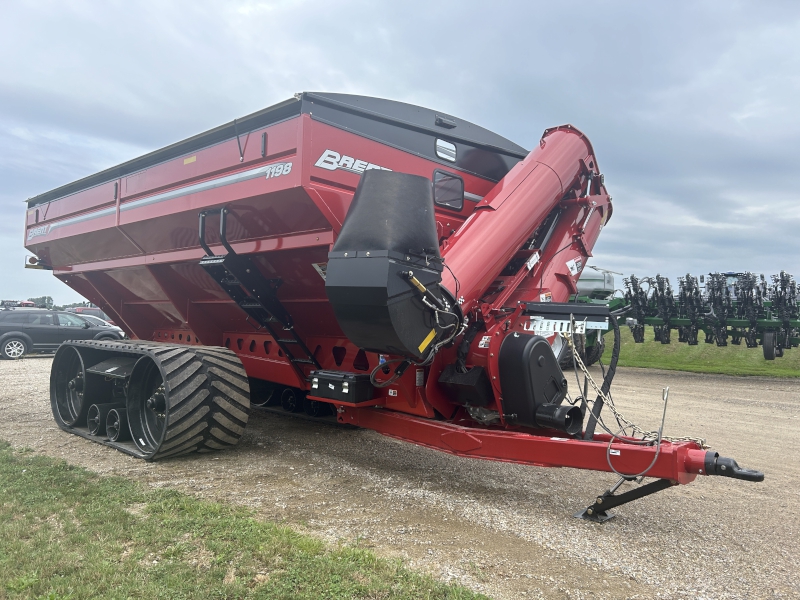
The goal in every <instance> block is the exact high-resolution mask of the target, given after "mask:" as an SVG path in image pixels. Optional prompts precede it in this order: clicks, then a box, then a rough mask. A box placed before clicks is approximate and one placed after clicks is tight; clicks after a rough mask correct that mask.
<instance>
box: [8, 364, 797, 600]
mask: <svg viewBox="0 0 800 600" xmlns="http://www.w3.org/2000/svg"><path fill="white" fill-rule="evenodd" d="M50 364H51V359H50V358H47V357H30V358H26V359H23V360H20V361H14V362H8V361H0V439H4V440H7V441H9V442H11V443H12V444H13V445H15V446H18V447H28V448H32V449H33V450H34V451H36V452H38V453H42V454H47V455H50V456H55V457H58V458H63V459H65V460H67V461H69V462H70V463H74V464H77V465H82V466H84V467H87V468H89V469H92V470H94V471H96V472H98V473H103V474H114V475H120V476H124V477H130V478H134V479H138V480H140V481H143V482H145V483H147V484H148V485H151V486H154V487H167V486H169V487H174V488H177V489H179V490H182V491H185V492H188V493H190V494H195V495H197V496H202V497H207V498H213V499H216V500H223V501H229V502H236V503H240V504H244V505H247V506H250V507H252V508H253V509H255V510H256V511H257V512H258V513H260V514H261V515H263V516H264V517H265V518H267V519H273V520H278V521H285V522H287V523H290V524H293V525H295V526H297V527H298V528H300V529H301V530H303V531H305V532H307V533H310V534H312V535H316V536H319V537H322V538H324V539H326V540H329V541H331V542H333V543H336V542H344V543H349V544H359V545H361V546H366V547H369V548H373V549H374V550H375V551H376V552H377V553H378V554H379V555H382V556H387V557H402V558H403V559H404V560H405V562H406V564H407V565H408V566H410V567H412V568H417V569H422V570H425V571H427V572H429V573H431V574H433V575H434V576H436V577H438V578H440V579H443V580H455V581H458V582H460V583H462V584H464V585H466V586H468V587H470V588H472V589H475V590H479V591H482V592H484V593H486V594H488V595H490V596H492V597H494V598H509V599H510V598H790V597H800V577H798V575H797V573H798V572H799V571H798V570H799V569H800V543H799V542H798V529H799V526H798V522H797V506H798V500H799V499H800V498H798V496H800V433H798V429H800V381H796V380H795V381H793V380H778V379H768V378H733V377H725V376H717V375H712V376H709V375H695V374H688V373H678V372H666V371H654V370H640V369H619V370H618V373H617V378H616V380H615V382H614V386H613V387H612V392H613V393H614V398H615V400H616V403H617V405H618V406H619V408H620V409H621V410H622V412H623V413H624V414H625V415H626V416H627V417H629V418H631V419H632V420H634V421H636V422H637V423H638V424H640V425H642V426H644V427H646V428H648V429H656V428H657V427H658V422H659V419H660V416H661V388H662V387H663V386H665V385H669V386H670V404H669V412H668V414H667V425H666V433H667V434H670V435H694V436H700V437H704V438H706V439H707V440H708V441H709V443H710V444H711V446H712V447H713V448H714V449H715V450H718V451H720V453H722V454H723V455H725V456H732V457H734V458H736V459H737V460H738V461H739V464H740V465H742V466H745V467H751V468H757V469H761V470H763V471H764V472H765V473H766V481H765V482H764V483H761V484H753V483H747V482H742V481H735V480H730V479H724V478H720V477H713V478H712V477H708V478H707V477H700V478H698V480H697V481H695V482H694V483H692V484H691V485H688V486H680V487H677V488H671V489H669V490H666V491H664V492H661V493H659V494H656V495H654V496H651V497H648V498H645V499H643V500H640V501H637V502H634V503H632V504H628V505H625V506H623V507H620V508H618V509H616V510H615V511H614V512H615V513H616V514H617V517H616V518H615V519H613V520H612V521H609V522H607V523H605V524H602V525H598V524H593V523H588V522H585V521H581V520H578V519H575V518H573V516H572V514H573V513H574V512H576V511H578V510H580V509H582V508H584V507H586V505H587V504H588V503H589V502H590V501H591V500H592V499H593V498H594V496H595V495H596V494H598V493H601V492H602V491H604V490H605V489H607V488H608V487H609V486H610V485H612V484H613V483H614V477H613V476H612V475H609V474H603V473H592V472H584V471H578V470H573V469H545V468H534V467H523V466H519V465H512V464H505V463H496V462H490V461H479V460H472V459H463V458H458V457H454V456H450V455H447V454H442V453H439V452H436V451H433V450H428V449H425V448H419V447H416V446H413V445H411V444H407V443H404V442H399V441H396V440H392V439H389V438H385V437H382V436H381V435H379V434H376V433H374V432H371V431H365V430H355V429H343V428H341V427H337V426H335V425H330V424H326V423H324V422H320V421H305V420H299V419H295V418H292V417H290V416H286V415H283V414H272V413H266V414H264V413H255V414H253V416H252V417H251V419H250V423H249V424H248V427H247V431H246V433H245V435H244V437H243V438H242V441H241V443H240V444H239V446H238V448H237V449H236V450H234V451H228V452H224V453H220V454H218V455H213V456H209V455H206V456H198V457H190V458H183V459H175V460H168V461H164V462H159V463H145V462H144V461H141V460H138V459H135V458H131V457H129V456H126V455H124V454H122V453H120V452H117V451H115V450H113V449H110V448H107V447H104V446H101V445H97V444H93V443H91V442H88V441H86V440H84V439H82V438H79V437H76V436H71V435H69V434H66V433H64V432H62V431H60V430H59V429H58V428H57V427H56V426H55V424H54V423H53V421H52V417H51V415H50V404H49V399H48V398H49V396H48V378H49V370H50ZM629 485H633V484H626V486H629Z"/></svg>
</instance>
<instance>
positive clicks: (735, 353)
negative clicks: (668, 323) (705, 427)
mask: <svg viewBox="0 0 800 600" xmlns="http://www.w3.org/2000/svg"><path fill="white" fill-rule="evenodd" d="M620 331H621V334H622V339H621V341H622V345H621V348H620V354H619V365H620V366H623V367H645V368H654V369H668V370H672V371H691V372H694V373H720V374H722V375H763V376H767V377H800V348H793V349H791V350H785V351H784V355H783V357H782V358H776V359H775V360H771V361H769V360H764V353H763V351H762V349H761V347H760V346H759V347H758V348H747V347H746V346H745V345H744V342H742V345H741V346H734V345H732V344H731V343H730V340H728V346H723V347H719V346H717V345H716V344H706V343H704V342H703V334H702V333H701V334H700V340H699V343H698V345H697V346H689V345H688V344H686V343H683V342H678V334H677V332H676V331H673V332H672V343H671V344H661V343H659V342H654V341H653V328H652V327H646V328H645V342H644V344H635V343H634V342H633V337H632V336H631V332H630V329H629V328H628V327H624V326H623V327H620ZM613 339H614V336H613V333H612V334H611V335H610V337H607V338H606V352H605V353H604V355H603V361H604V362H608V361H609V360H610V359H611V352H610V348H611V342H612V340H613Z"/></svg>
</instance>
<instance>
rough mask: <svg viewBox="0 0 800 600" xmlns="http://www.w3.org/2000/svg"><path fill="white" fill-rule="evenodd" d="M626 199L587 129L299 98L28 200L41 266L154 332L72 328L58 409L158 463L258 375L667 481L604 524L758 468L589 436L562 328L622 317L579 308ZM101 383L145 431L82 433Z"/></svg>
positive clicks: (314, 394)
mask: <svg viewBox="0 0 800 600" xmlns="http://www.w3.org/2000/svg"><path fill="white" fill-rule="evenodd" d="M612 212H613V209H612V203H611V197H610V196H609V195H608V192H607V190H606V188H605V184H604V181H603V176H602V175H601V173H600V170H599V167H598V164H597V160H596V157H595V155H594V150H593V148H592V146H591V144H590V142H589V140H588V139H587V138H586V136H584V135H583V134H582V133H581V132H580V131H578V130H577V129H575V128H574V127H572V126H571V125H564V126H561V127H556V128H553V129H548V130H546V131H545V132H544V134H543V136H542V138H541V140H540V142H539V143H538V145H537V146H536V147H535V148H534V149H533V150H532V151H530V152H528V151H526V150H524V149H523V148H521V147H520V146H518V145H516V144H514V143H512V142H510V141H509V140H507V139H505V138H503V137H501V136H499V135H497V134H494V133H492V132H490V131H488V130H486V129H483V128H481V127H478V126H476V125H473V124H472V123H469V122H467V121H463V120H461V119H458V118H455V117H452V116H450V115H447V114H444V113H440V112H436V111H431V110H427V109H424V108H420V107H416V106H411V105H408V104H403V103H399V102H393V101H389V100H380V99H376V98H368V97H362V96H352V95H343V94H320V93H303V94H298V95H297V96H295V98H293V99H290V100H287V101H286V102H283V103H280V104H277V105H275V106H272V107H270V108H267V109H265V110H263V111H260V112H258V113H254V114H252V115H249V116H247V117H244V118H242V119H237V120H235V121H233V122H232V123H229V124H227V125H223V126H221V127H218V128H216V129H212V130H210V131H207V132H205V133H202V134H199V135H197V136H195V137H192V138H189V139H187V140H184V141H182V142H179V143H177V144H174V145H172V146H168V147H166V148H163V149H161V150H158V151H156V152H153V153H150V154H147V155H145V156H142V157H140V158H137V159H134V160H132V161H129V162H127V163H124V164H121V165H119V166H117V167H113V168H111V169H108V170H106V171H103V172H100V173H97V174H96V175H92V176H90V177H87V178H85V179H82V180H79V181H76V182H74V183H71V184H68V185H65V186H63V187H61V188H58V189H56V190H53V191H51V192H47V193H45V194H42V195H40V196H37V197H35V198H31V199H30V200H29V201H28V211H27V221H26V228H25V231H26V233H25V240H26V247H27V248H28V249H29V250H30V251H31V252H32V253H34V254H35V255H36V257H38V266H39V267H40V268H41V267H45V268H50V269H52V270H53V273H54V274H55V276H56V277H58V278H59V279H60V280H61V281H63V282H64V283H66V284H67V285H69V286H70V287H72V288H73V289H74V290H76V291H77V292H78V293H80V294H81V295H82V296H84V297H86V298H87V299H89V300H91V301H92V302H94V303H95V304H97V305H98V306H100V307H101V308H102V309H103V310H104V311H105V312H106V313H108V314H109V315H110V316H111V317H112V318H113V319H114V321H115V322H116V323H117V324H119V325H120V326H121V327H122V328H123V329H125V331H126V332H127V333H128V335H129V336H130V337H131V338H132V339H133V340H139V341H134V342H130V343H128V344H110V345H109V344H105V345H104V346H103V347H102V348H100V347H96V346H97V345H93V344H92V343H89V342H81V343H77V342H76V343H67V344H66V345H65V346H62V348H61V349H60V350H59V353H57V355H56V359H55V361H54V366H53V373H54V375H53V383H52V386H53V389H52V392H51V395H52V397H53V412H54V415H55V418H56V421H57V422H58V423H59V425H60V426H61V427H62V428H64V429H65V430H67V431H70V432H72V433H77V434H79V435H83V436H84V437H87V438H89V439H93V440H95V441H100V442H102V443H106V444H109V445H113V446H115V447H117V448H119V449H121V450H124V451H126V452H130V453H131V454H134V455H137V456H143V457H144V458H148V459H154V458H161V457H162V456H173V455H178V454H183V453H186V452H194V451H206V450H209V449H217V448H222V447H225V446H226V445H231V444H234V443H236V440H238V437H239V436H240V435H241V432H242V430H243V428H244V425H245V424H246V420H247V417H246V412H247V411H246V408H247V406H248V405H249V399H248V398H249V395H250V393H252V395H253V398H252V401H253V402H254V403H266V402H267V399H269V398H281V401H282V404H283V406H284V408H287V409H289V410H302V409H303V408H305V410H306V411H307V412H309V414H314V415H324V414H331V413H333V414H335V416H336V419H337V420H338V421H339V422H341V423H348V424H353V425H358V426H360V427H368V428H371V429H374V430H376V431H379V432H381V433H384V434H386V435H390V436H394V437H398V438H401V439H404V440H407V441H410V442H414V443H417V444H421V445H425V446H429V447H432V448H437V449H439V450H443V451H446V452H450V453H453V454H458V455H462V456H472V457H478V458H488V459H493V460H504V461H511V462H518V463H524V464H531V465H538V466H566V467H575V468H584V469H595V470H601V471H612V470H613V471H615V472H616V473H618V474H619V475H621V476H622V477H623V479H626V478H627V479H631V478H633V477H634V476H635V475H637V474H644V475H646V476H648V477H653V478H656V479H657V480H658V481H656V482H654V483H652V484H649V486H651V487H648V486H643V487H641V488H638V489H636V490H634V491H633V492H627V493H626V494H629V495H627V496H626V494H619V495H615V494H614V493H613V492H614V491H615V490H616V487H615V488H614V489H612V490H610V491H609V492H607V493H606V494H605V495H604V496H602V497H601V498H599V499H598V505H597V506H593V507H590V509H588V510H587V511H585V512H584V516H586V517H587V518H593V519H595V520H602V518H604V517H605V516H606V513H605V510H606V509H607V508H610V507H612V506H614V505H618V504H621V503H624V502H627V501H630V500H631V499H634V498H635V497H640V496H642V495H646V494H648V493H652V492H653V491H657V490H658V489H663V488H664V487H668V486H669V485H674V484H677V483H688V482H690V481H692V480H693V479H694V478H695V476H696V475H697V474H723V475H729V476H734V477H738V478H742V479H750V480H760V479H763V475H761V474H760V473H758V472H755V471H746V470H743V469H740V468H739V467H738V465H736V466H735V462H734V461H731V460H730V459H722V458H719V457H718V455H717V454H716V453H713V452H710V451H706V450H705V449H704V448H702V447H701V446H700V445H699V444H698V443H695V442H677V443H671V442H668V441H664V440H661V439H660V437H659V439H657V440H649V441H644V442H643V441H642V440H635V439H632V438H628V437H625V436H619V435H614V434H613V432H610V431H608V430H606V431H604V432H602V433H597V434H595V428H596V426H597V425H598V423H599V424H600V426H601V428H604V426H603V425H602V417H601V416H600V414H599V413H600V408H601V407H602V404H603V402H602V398H599V397H598V401H596V402H594V405H593V406H594V408H593V409H591V408H590V406H589V403H587V401H586V400H585V399H583V398H581V397H580V396H579V395H578V393H575V394H572V395H570V394H569V393H568V384H567V380H566V378H565V376H564V374H563V373H562V371H561V369H560V367H559V363H558V354H559V352H560V348H561V346H562V345H563V343H564V338H563V337H562V335H561V332H567V331H569V330H570V329H571V328H572V327H576V331H577V327H578V325H575V324H576V323H578V324H582V323H585V322H586V321H589V322H592V323H593V326H594V327H597V328H602V329H609V328H613V329H614V330H615V331H618V327H617V322H616V321H617V319H618V318H620V317H621V315H612V314H609V313H608V310H607V309H605V308H598V307H593V306H586V305H584V306H582V305H579V304H566V303H567V302H568V300H569V299H570V296H571V295H572V294H575V293H576V291H577V288H576V282H577V279H578V278H579V276H580V274H581V271H582V269H583V268H584V266H585V265H586V261H587V259H588V257H589V256H591V252H592V248H593V247H594V244H595V242H596V241H597V238H598V236H599V234H600V232H601V230H602V228H603V227H604V225H605V224H606V223H607V222H608V219H609V218H610V217H611V215H612ZM198 227H199V229H198ZM616 349H617V352H618V340H617V344H616ZM181 356H185V357H186V358H185V359H184V358H180V357H181ZM176 357H177V358H176ZM101 359H102V361H101ZM237 359H238V360H237ZM181 360H182V361H184V362H180V361H181ZM103 361H104V362H103ZM109 361H111V362H109ZM114 361H116V362H114ZM142 361H145V366H141V365H142ZM170 361H172V362H170ZM175 361H178V362H175ZM89 363H92V364H89ZM101 363H102V366H103V367H107V368H108V369H111V368H119V372H120V373H122V375H120V377H118V379H119V381H118V382H117V383H116V384H115V386H112V387H113V388H114V390H113V393H112V391H108V390H107V391H106V392H102V393H101V392H100V391H98V390H101V389H106V388H104V387H103V386H101V385H100V383H99V381H100V380H99V379H97V380H95V379H93V378H96V377H99V375H100V374H101V373H103V372H105V370H104V369H100V368H99V365H100V364H101ZM106 363H107V364H106ZM112 363H113V364H112ZM615 363H616V355H615V356H614V357H612V367H611V369H610V373H611V377H613V370H614V367H615ZM189 364H192V365H195V366H194V367H192V368H193V369H195V370H194V371H192V372H191V373H188V374H185V373H183V369H185V368H188V367H184V366H182V365H189ZM109 365H111V366H109ZM137 365H139V366H138V367H137ZM136 373H147V374H148V375H147V376H146V381H144V380H142V381H139V380H136V381H134V379H135V378H136V377H137V376H136V375H135V374H136ZM132 374H133V375H132ZM198 374H199V375H198ZM226 374H228V375H230V377H231V379H225V377H227V375H226ZM234 374H236V375H237V376H238V377H239V378H241V377H243V376H244V375H245V374H246V376H247V377H248V378H249V386H248V385H247V384H245V383H242V382H241V380H234V379H232V378H233V376H234ZM201 376H202V378H201V379H202V381H201V380H199V379H198V377H201ZM141 377H145V375H141ZM132 378H133V379H132ZM220 378H222V379H220ZM106 379H108V377H106ZM196 380H197V381H200V383H198V384H197V385H198V386H200V387H203V386H205V387H203V389H204V390H206V393H205V394H200V393H199V392H196V391H194V390H195V388H191V385H194V384H192V383H191V382H193V381H196ZM92 382H94V383H92ZM608 385H610V378H607V380H606V381H605V382H604V387H605V391H607V386H608ZM70 386H71V387H70ZM106 387H107V386H106ZM200 387H197V388H196V389H200ZM248 387H249V389H246V388H248ZM77 390H80V392H78V391H77ZM109 390H110V388H109ZM90 392H91V393H90ZM134 392H135V393H134ZM193 394H195V395H193ZM106 396H107V397H108V398H107V400H106ZM201 396H202V397H201ZM193 398H194V399H193ZM90 400H91V402H92V406H95V408H94V410H93V411H92V414H93V415H98V414H100V415H104V414H106V413H108V412H109V411H104V410H101V409H100V408H97V406H98V405H102V404H103V403H106V402H108V403H110V402H112V401H113V402H116V403H119V402H120V401H121V400H122V401H123V404H124V406H125V408H124V409H120V410H122V413H125V412H126V411H127V417H126V418H127V421H128V422H131V423H135V424H137V425H135V426H131V428H130V429H131V432H132V433H133V439H132V440H130V441H126V440H125V437H126V436H125V435H124V433H125V427H124V426H122V429H123V435H122V437H121V438H119V439H114V440H112V439H109V437H108V436H103V435H98V434H97V427H95V428H94V429H93V430H92V431H94V432H95V433H92V432H91V431H89V430H88V429H85V428H84V423H83V419H84V418H85V414H84V413H86V411H88V410H89V408H91V407H90V406H89V405H88V403H89V401H90ZM84 405H85V406H84ZM203 407H205V408H206V409H207V410H205V411H203ZM111 413H113V414H114V415H116V416H115V418H116V419H117V421H116V422H115V423H114V427H116V429H114V428H112V430H113V431H115V432H118V431H119V428H120V427H121V426H120V422H119V418H120V414H121V413H120V411H119V410H117V409H115V410H113V411H111ZM200 413H202V414H200ZM123 416H124V415H123ZM587 416H588V419H587ZM96 418H97V417H95V419H96ZM726 461H727V462H726ZM631 494H632V495H631ZM600 505H602V508H601V506H600Z"/></svg>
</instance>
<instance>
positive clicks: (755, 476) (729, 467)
mask: <svg viewBox="0 0 800 600" xmlns="http://www.w3.org/2000/svg"><path fill="white" fill-rule="evenodd" d="M705 469H706V475H719V476H721V477H731V478H732V479H741V480H743V481H753V482H755V483H760V482H761V481H764V474H763V473H762V472H761V471H756V470H754V469H743V468H742V467H740V466H739V465H738V463H737V462H736V461H735V460H733V459H732V458H726V457H724V456H720V455H719V453H718V452H706V459H705Z"/></svg>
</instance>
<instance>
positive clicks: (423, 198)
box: [325, 170, 444, 359]
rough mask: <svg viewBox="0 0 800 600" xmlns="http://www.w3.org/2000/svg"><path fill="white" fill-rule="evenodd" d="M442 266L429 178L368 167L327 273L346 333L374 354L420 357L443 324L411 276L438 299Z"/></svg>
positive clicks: (332, 299) (327, 283)
mask: <svg viewBox="0 0 800 600" xmlns="http://www.w3.org/2000/svg"><path fill="white" fill-rule="evenodd" d="M441 272H442V261H441V256H440V254H439V241H438V238H437V234H436V221H435V219H434V207H433V187H432V183H431V181H430V179H426V178H424V177H419V176H417V175H408V174H406V173H395V172H392V171H379V170H370V171H366V172H365V173H364V174H363V175H362V176H361V181H360V183H359V185H358V188H357V189H356V193H355V196H354V197H353V202H352V203H351V205H350V209H349V210H348V211H347V217H346V218H345V221H344V224H343V225H342V230H341V232H340V233H339V237H338V238H337V239H336V243H335V244H334V245H333V249H332V250H331V252H330V253H329V255H328V267H327V270H326V277H325V292H326V293H327V295H328V299H329V300H330V303H331V306H332V307H333V311H334V313H335V314H336V320H337V321H338V323H339V325H340V327H341V328H342V331H343V332H344V334H345V335H346V336H347V337H348V338H349V339H350V341H351V342H353V343H354V344H355V345H357V346H359V347H360V348H364V349H366V350H370V351H373V352H382V353H387V354H395V355H400V356H406V357H410V358H414V359H420V358H422V357H424V356H426V355H427V354H428V350H429V348H430V347H431V345H432V344H433V343H434V341H435V340H436V339H437V337H438V336H439V335H440V333H441V330H440V328H439V327H437V324H436V321H435V316H434V312H433V311H432V310H430V308H429V307H427V306H426V305H425V303H424V302H423V299H422V296H421V294H420V292H419V291H418V289H417V288H415V287H414V286H413V285H412V284H411V282H410V279H409V274H413V276H414V277H415V279H416V280H417V281H419V282H420V283H421V284H422V285H423V286H424V287H425V288H426V289H427V290H428V292H429V293H430V294H432V295H433V296H435V297H436V298H440V299H441V298H443V297H444V296H443V291H442V289H441V288H440V287H439V283H440V282H441V280H442V278H441Z"/></svg>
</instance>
